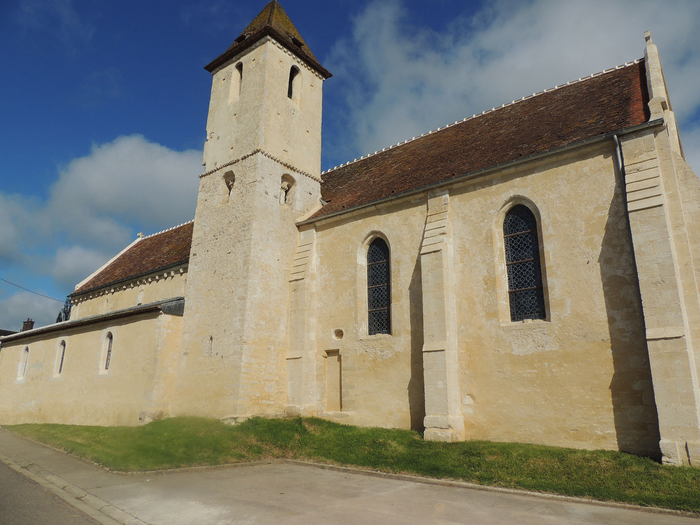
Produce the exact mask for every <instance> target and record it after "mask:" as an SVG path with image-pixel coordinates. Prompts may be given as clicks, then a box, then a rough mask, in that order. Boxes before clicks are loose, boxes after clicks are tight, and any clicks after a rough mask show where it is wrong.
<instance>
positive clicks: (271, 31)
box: [205, 0, 331, 78]
mask: <svg viewBox="0 0 700 525" xmlns="http://www.w3.org/2000/svg"><path fill="white" fill-rule="evenodd" d="M266 35H270V36H272V37H274V38H275V40H277V41H278V42H279V43H280V44H282V45H283V46H284V47H286V48H287V49H288V50H289V51H291V52H292V53H294V54H295V55H296V56H298V57H299V58H300V59H302V60H303V61H304V62H306V63H307V64H308V65H309V66H311V67H312V68H314V69H315V70H316V71H318V72H319V73H320V74H321V75H322V76H323V77H324V78H329V77H330V76H331V74H330V73H329V72H328V71H327V70H326V69H324V68H323V67H322V66H321V64H320V63H319V62H318V60H316V57H315V56H314V54H313V53H312V52H311V49H309V46H307V45H306V42H304V39H303V38H302V37H301V35H300V34H299V31H297V28H296V27H294V24H293V23H292V21H291V20H290V19H289V17H288V16H287V13H285V12H284V9H282V6H281V5H280V4H279V2H277V1H276V0H272V2H270V3H269V4H267V5H266V6H265V8H264V9H263V10H262V11H261V12H260V14H259V15H258V16H256V17H255V18H254V19H253V21H252V22H251V23H250V24H249V25H248V27H246V28H245V29H244V30H243V32H242V33H241V34H240V36H239V37H238V38H236V40H234V41H233V44H231V45H230V46H229V48H228V49H227V50H226V51H225V52H224V53H223V54H222V55H221V56H219V57H218V58H215V59H214V60H213V61H212V62H211V63H210V64H208V65H207V66H205V69H206V70H207V71H209V72H212V71H214V70H215V69H216V68H217V67H219V66H220V65H222V64H223V63H225V62H226V61H227V60H229V59H230V58H232V57H234V56H236V55H237V54H238V53H240V52H241V51H243V50H245V49H247V48H249V47H250V46H252V45H253V44H254V43H255V42H257V41H258V40H260V39H261V38H263V37H264V36H266Z"/></svg>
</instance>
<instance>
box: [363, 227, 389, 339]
mask: <svg viewBox="0 0 700 525" xmlns="http://www.w3.org/2000/svg"><path fill="white" fill-rule="evenodd" d="M390 285H391V274H390V268H389V246H388V245H387V243H386V242H385V241H384V239H375V240H374V241H373V242H372V244H370V245H369V250H367V311H368V314H369V315H368V317H369V319H368V325H367V327H368V332H369V335H374V334H390V333H391V286H390Z"/></svg>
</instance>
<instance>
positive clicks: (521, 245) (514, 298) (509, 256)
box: [503, 204, 547, 321]
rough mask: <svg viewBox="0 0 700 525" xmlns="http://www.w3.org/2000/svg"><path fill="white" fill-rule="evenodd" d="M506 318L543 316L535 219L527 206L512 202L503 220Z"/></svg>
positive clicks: (536, 317) (542, 317) (540, 272)
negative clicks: (506, 279) (507, 312)
mask: <svg viewBox="0 0 700 525" xmlns="http://www.w3.org/2000/svg"><path fill="white" fill-rule="evenodd" d="M503 237H504V241H505V248H506V268H507V270H508V298H509V301H510V320H511V321H522V320H524V319H545V318H546V317H547V315H546V312H545V306H544V292H543V290H542V267H541V265H540V246H539V241H538V235H537V219H535V216H534V215H533V213H532V212H531V211H530V210H529V208H528V207H527V206H523V205H522V204H519V205H517V206H513V208H511V210H510V211H509V212H508V213H507V214H506V218H505V220H504V221H503Z"/></svg>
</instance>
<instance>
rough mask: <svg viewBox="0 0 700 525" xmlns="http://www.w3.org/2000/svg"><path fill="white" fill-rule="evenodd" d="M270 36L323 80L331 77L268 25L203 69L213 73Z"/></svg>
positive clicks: (325, 70) (320, 66)
mask: <svg viewBox="0 0 700 525" xmlns="http://www.w3.org/2000/svg"><path fill="white" fill-rule="evenodd" d="M266 36H270V37H272V38H273V39H274V40H275V41H276V42H277V43H278V44H279V45H281V46H282V47H284V48H285V49H287V50H288V51H289V52H291V53H292V54H294V55H296V56H297V57H298V58H299V59H300V60H301V61H302V62H305V63H306V65H308V66H309V67H310V68H311V69H313V70H315V71H316V72H317V73H318V74H320V75H321V76H322V77H323V78H324V80H325V79H328V78H330V77H332V76H333V75H332V74H331V72H330V71H328V70H327V69H326V68H324V67H323V66H322V65H321V64H319V63H318V62H317V61H316V60H314V59H313V58H311V57H310V56H308V55H307V54H306V53H304V52H303V51H302V50H301V49H299V48H298V47H297V46H295V45H293V44H290V43H289V42H287V39H286V38H284V36H283V35H282V34H280V33H279V31H277V30H276V29H275V28H273V27H270V26H269V25H267V26H265V27H263V28H262V29H260V30H259V31H257V32H255V33H254V34H252V35H250V36H249V37H248V38H246V39H245V40H243V42H241V43H240V44H238V45H237V46H234V47H231V48H229V49H227V50H226V51H225V52H224V53H223V54H221V55H219V56H218V57H217V58H215V59H214V60H212V61H211V62H210V63H209V64H207V65H206V66H204V69H206V70H207V71H209V72H210V73H213V72H214V71H215V70H217V69H218V68H219V67H220V66H222V65H223V64H225V63H226V62H228V61H229V60H231V59H232V58H234V57H235V56H236V55H239V54H240V53H242V52H243V51H245V50H246V49H248V48H250V47H252V46H253V45H254V44H255V43H257V42H258V41H260V40H261V39H262V38H264V37H266Z"/></svg>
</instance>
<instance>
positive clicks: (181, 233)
mask: <svg viewBox="0 0 700 525" xmlns="http://www.w3.org/2000/svg"><path fill="white" fill-rule="evenodd" d="M193 227H194V221H190V222H188V223H185V224H182V225H180V226H177V227H175V228H171V229H169V230H165V231H162V232H160V233H155V234H153V235H149V236H148V237H144V238H143V239H140V240H139V241H138V242H136V243H134V244H133V245H132V246H131V247H130V248H128V249H127V250H126V251H124V252H123V253H122V254H120V255H119V256H118V257H117V258H116V259H114V260H113V261H112V262H110V263H109V264H108V265H107V266H106V267H105V268H103V269H102V270H101V271H100V272H99V273H97V274H96V275H94V276H93V277H92V278H91V279H90V280H89V281H88V282H86V283H85V284H83V285H82V286H81V287H80V288H78V289H76V290H75V291H74V292H73V295H79V294H82V293H85V292H88V291H90V290H94V289H96V288H101V287H103V286H109V285H111V284H114V283H117V282H120V281H124V280H127V279H131V278H134V277H136V276H139V275H145V274H148V273H151V272H155V271H157V270H160V269H164V268H168V267H171V266H175V265H177V264H181V263H185V262H187V261H188V260H189V258H190V247H191V246H192V229H193Z"/></svg>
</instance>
